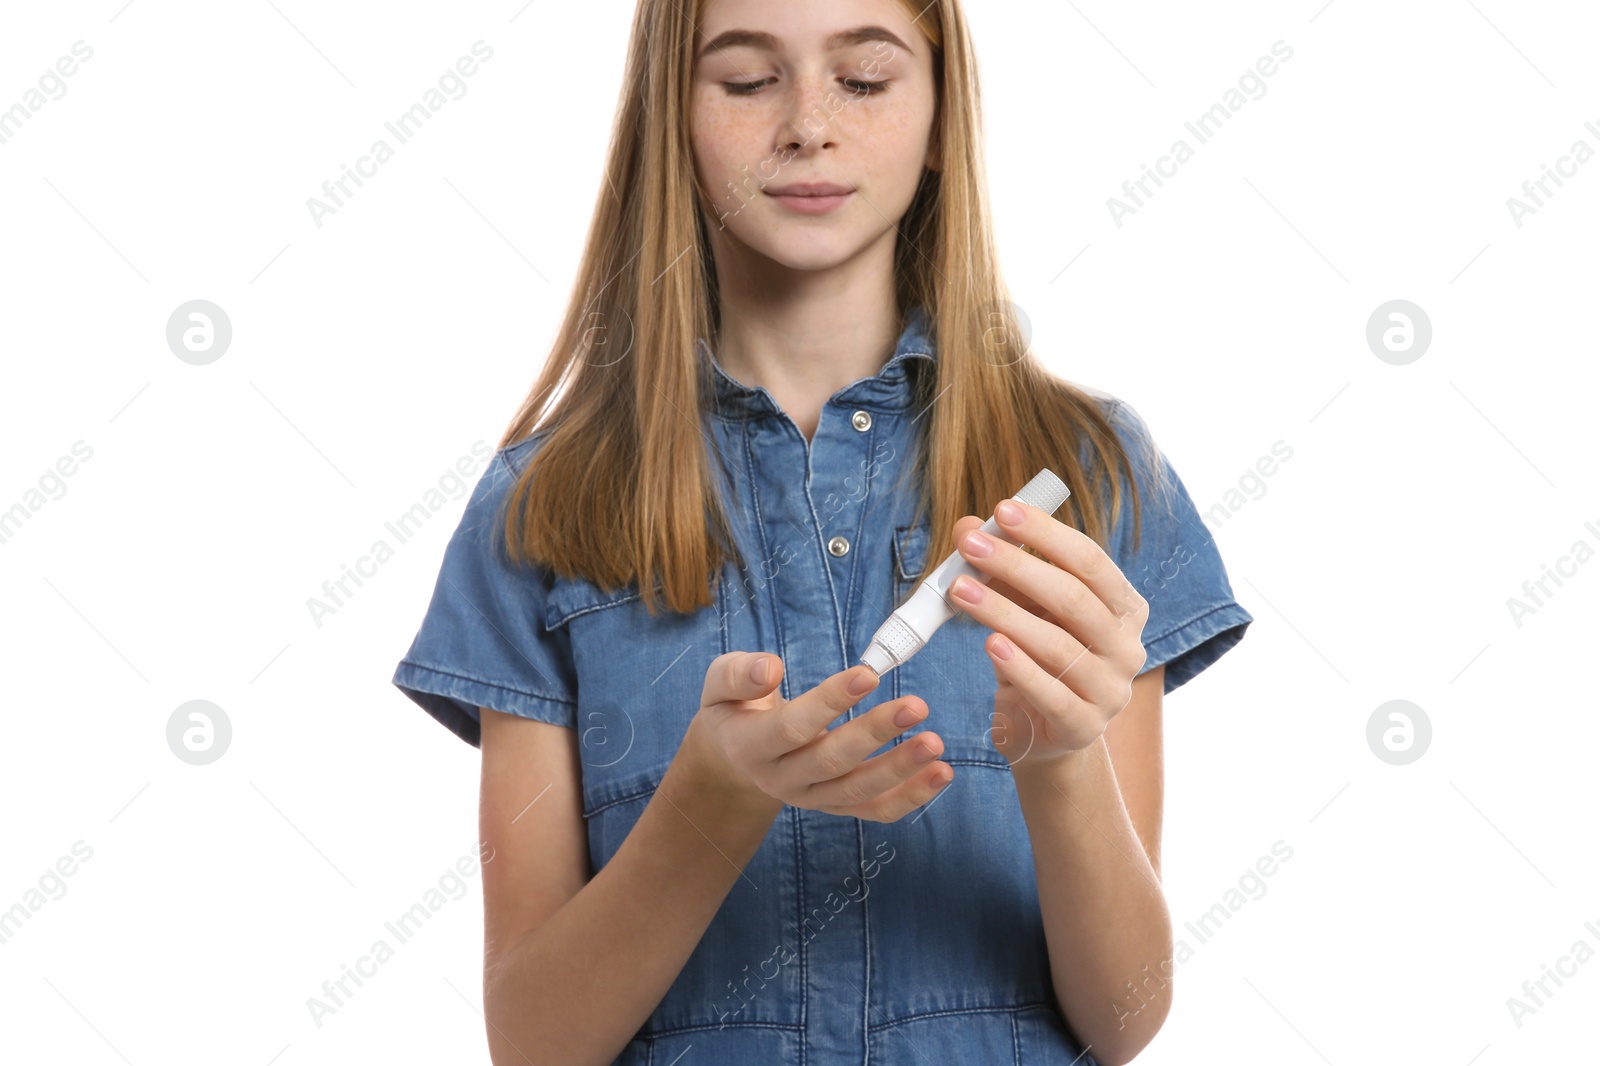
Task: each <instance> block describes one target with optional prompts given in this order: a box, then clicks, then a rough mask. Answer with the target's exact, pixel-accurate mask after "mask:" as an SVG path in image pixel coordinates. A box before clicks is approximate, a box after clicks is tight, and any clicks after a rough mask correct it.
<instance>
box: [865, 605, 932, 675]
mask: <svg viewBox="0 0 1600 1066" xmlns="http://www.w3.org/2000/svg"><path fill="white" fill-rule="evenodd" d="M872 642H873V643H874V644H878V645H881V646H882V647H883V650H884V651H886V652H888V653H889V654H890V655H892V656H893V657H894V661H895V663H896V664H899V663H903V662H905V661H906V660H907V659H909V658H911V656H912V655H914V654H916V652H917V650H918V649H919V648H921V647H922V638H921V637H919V636H917V632H916V630H914V629H912V628H911V627H910V626H908V625H906V623H905V621H904V620H903V619H902V618H901V617H900V616H899V615H897V614H891V615H890V616H889V619H888V621H886V622H884V623H883V625H882V626H881V627H880V628H879V629H878V631H877V633H875V634H873V637H872Z"/></svg>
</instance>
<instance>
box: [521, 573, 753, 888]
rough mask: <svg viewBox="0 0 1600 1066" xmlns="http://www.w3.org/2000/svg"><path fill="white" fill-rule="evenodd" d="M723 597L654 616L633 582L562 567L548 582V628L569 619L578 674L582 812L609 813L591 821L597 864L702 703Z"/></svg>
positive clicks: (718, 646) (617, 840)
mask: <svg viewBox="0 0 1600 1066" xmlns="http://www.w3.org/2000/svg"><path fill="white" fill-rule="evenodd" d="M719 604H720V597H719V603H718V604H713V605H711V606H709V607H704V608H701V609H700V610H698V611H694V612H691V613H689V614H675V613H673V612H671V611H668V610H666V609H665V608H664V607H663V608H661V609H660V610H659V613H658V614H657V615H656V616H655V617H653V618H652V617H651V616H650V614H649V612H648V611H646V610H645V607H644V600H643V598H642V597H641V595H640V593H639V591H638V587H637V585H636V584H630V585H628V586H627V587H625V588H621V589H601V588H599V587H597V586H596V585H595V584H593V583H592V582H590V581H588V580H585V579H583V578H565V577H560V576H557V577H556V578H555V579H554V582H553V584H552V585H551V587H550V589H549V594H548V596H547V597H546V601H545V615H544V624H545V629H546V630H554V629H557V628H560V627H565V628H566V630H567V633H568V636H569V638H570V646H571V648H572V659H573V667H574V671H575V673H576V675H577V682H578V686H577V689H578V693H577V694H578V709H577V732H578V758H579V761H580V766H581V770H582V778H583V814H584V817H585V818H586V819H591V820H594V819H598V818H603V821H601V822H600V823H599V824H598V825H597V824H596V823H595V822H594V821H591V825H590V830H591V857H592V858H593V859H594V860H595V862H596V864H597V868H598V864H600V863H601V862H603V861H606V860H609V858H610V856H611V855H612V854H613V853H614V852H615V849H616V847H617V846H618V845H620V844H621V842H622V839H623V838H624V837H626V835H627V832H628V830H629V829H631V828H632V826H633V823H634V822H635V821H637V820H638V816H639V813H640V812H641V811H642V810H643V808H644V805H645V804H646V803H647V802H648V800H649V796H650V794H651V793H652V792H654V791H655V789H656V786H657V785H659V784H660V783H661V778H662V777H663V776H664V775H665V773H666V769H667V766H668V765H669V764H670V763H671V762H672V759H673V756H674V755H676V754H677V751H678V746H679V745H680V744H681V743H682V741H683V736H684V733H685V732H686V731H687V730H688V728H689V722H690V721H691V720H692V719H693V718H694V716H695V714H696V713H697V712H698V711H699V710H700V695H701V692H702V690H703V689H704V687H705V674H706V668H707V667H709V666H710V665H711V660H712V659H714V658H716V657H717V656H718V655H720V654H722V652H723V648H722V625H721V620H720V606H719ZM608 812H613V813H611V814H610V815H609V816H608ZM596 830H598V832H596Z"/></svg>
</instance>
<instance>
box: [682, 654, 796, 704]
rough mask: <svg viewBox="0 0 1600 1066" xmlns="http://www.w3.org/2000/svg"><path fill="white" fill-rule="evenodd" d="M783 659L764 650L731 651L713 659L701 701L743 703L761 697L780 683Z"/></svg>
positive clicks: (701, 694) (709, 702) (707, 672)
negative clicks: (765, 652) (763, 652)
mask: <svg viewBox="0 0 1600 1066" xmlns="http://www.w3.org/2000/svg"><path fill="white" fill-rule="evenodd" d="M782 677H783V660H782V659H780V658H778V657H777V656H776V655H765V654H762V653H761V652H748V651H730V652H725V653H724V654H722V655H719V656H717V657H716V658H715V659H714V660H712V663H711V666H710V668H708V669H707V670H706V683H705V687H704V688H703V689H702V690H701V693H700V703H701V705H702V706H706V707H709V706H711V705H712V704H714V703H740V702H744V701H749V700H759V699H762V698H763V697H765V696H767V695H769V694H770V693H771V692H772V691H773V690H774V689H775V688H777V687H778V681H779V679H781V678H782Z"/></svg>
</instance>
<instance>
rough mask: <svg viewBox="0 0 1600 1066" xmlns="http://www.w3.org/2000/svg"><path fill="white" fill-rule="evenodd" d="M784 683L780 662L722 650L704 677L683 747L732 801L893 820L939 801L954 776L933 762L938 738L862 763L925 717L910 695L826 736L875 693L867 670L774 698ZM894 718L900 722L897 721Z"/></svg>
mask: <svg viewBox="0 0 1600 1066" xmlns="http://www.w3.org/2000/svg"><path fill="white" fill-rule="evenodd" d="M763 671H764V674H763ZM782 676H783V660H782V659H780V658H779V657H778V656H776V655H770V654H766V653H751V652H739V651H734V652H727V653H725V654H723V655H719V656H717V657H716V658H715V659H713V660H712V661H711V666H710V667H709V668H708V669H707V670H706V679H705V687H704V689H703V690H702V693H701V697H700V711H699V713H698V714H696V715H695V717H694V719H693V720H692V721H691V722H690V723H689V729H688V731H687V733H686V735H685V737H684V745H685V747H687V748H689V749H690V750H692V751H694V752H695V754H696V755H698V756H699V757H700V758H701V760H702V766H703V767H705V768H706V769H707V770H708V771H709V772H710V773H711V774H712V775H713V777H714V779H715V780H717V781H719V782H721V783H722V784H724V785H726V786H728V787H729V788H730V789H732V790H733V791H734V792H735V793H736V794H743V795H746V796H749V797H750V798H752V799H760V798H762V797H769V798H770V799H773V800H778V801H780V802H782V803H787V804H789V805H791V806H795V807H804V808H806V809H808V810H814V811H822V812H824V813H826V814H837V815H841V816H845V817H854V818H860V819H862V820H864V821H871V822H894V821H898V820H899V819H900V818H902V817H904V816H905V815H906V814H909V813H910V812H911V811H914V810H916V809H917V808H918V807H921V806H922V805H923V804H925V803H927V802H928V801H929V800H931V799H932V798H933V797H934V796H936V795H938V793H939V790H940V789H941V788H943V787H944V786H945V785H947V784H949V782H950V780H951V779H952V778H953V777H954V776H955V772H954V771H953V770H952V769H951V768H950V765H949V764H948V763H944V762H939V761H938V757H939V755H940V754H942V753H943V751H944V741H943V740H941V739H940V738H939V737H938V735H937V734H935V733H932V732H923V733H922V734H921V735H919V736H918V737H916V739H914V740H910V741H907V742H906V743H904V744H897V745H895V746H894V747H893V748H892V749H891V750H889V751H886V752H884V753H883V754H881V755H878V756H876V757H875V758H873V759H870V760H868V761H866V762H862V760H863V759H866V757H867V756H868V755H871V754H872V753H873V752H874V751H877V750H878V749H879V748H880V747H882V746H883V745H884V744H886V743H887V742H889V741H890V740H893V739H894V738H895V736H897V735H898V734H900V733H902V732H904V731H905V730H907V729H909V728H910V727H911V726H914V725H916V724H917V723H918V722H920V721H922V720H923V719H924V718H926V717H927V715H928V705H927V704H926V703H924V702H923V701H922V700H921V699H920V698H918V697H916V696H902V697H900V698H899V699H897V700H891V701H890V702H888V703H885V704H881V705H880V706H877V707H874V708H872V710H870V711H868V712H867V713H866V714H864V715H862V716H861V717H859V718H855V719H852V720H850V721H848V722H845V723H844V724H842V725H840V726H839V727H838V728H837V729H831V730H830V729H828V724H829V723H830V722H832V721H833V720H834V719H835V718H838V717H839V715H841V714H843V713H845V712H846V711H847V710H849V709H850V708H851V707H853V706H855V704H856V703H857V702H858V701H859V700H860V699H861V698H862V697H863V696H865V695H866V694H867V693H869V692H871V691H872V690H873V689H874V688H876V687H877V684H878V676H877V675H876V674H875V673H873V672H872V669H871V668H870V667H867V666H861V665H857V666H853V667H851V668H849V669H848V670H844V671H841V672H840V673H837V674H834V675H833V676H832V677H830V678H828V679H827V680H825V681H823V682H822V684H820V685H818V686H817V687H816V688H814V689H811V690H810V691H808V692H805V693H802V694H801V695H800V696H797V697H796V698H794V699H792V700H785V699H784V698H783V697H782V696H780V695H778V692H777V687H778V681H779V679H780V678H781V677H782ZM862 679H864V680H866V681H867V682H868V685H867V686H866V687H865V688H863V689H862V690H861V691H860V692H859V693H851V692H850V691H849V689H848V687H847V686H848V685H849V684H850V683H851V682H852V681H857V680H862ZM896 716H903V717H902V718H901V720H900V721H899V722H897V721H896V720H895V719H896ZM919 756H921V758H919Z"/></svg>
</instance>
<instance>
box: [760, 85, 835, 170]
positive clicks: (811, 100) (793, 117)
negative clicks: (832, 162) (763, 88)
mask: <svg viewBox="0 0 1600 1066" xmlns="http://www.w3.org/2000/svg"><path fill="white" fill-rule="evenodd" d="M837 95H838V94H836V93H834V92H833V90H832V88H831V87H830V85H829V84H828V82H827V80H826V79H825V78H823V77H821V76H806V77H801V78H797V79H795V81H794V83H793V87H792V88H791V90H790V91H789V92H788V93H787V94H785V96H784V108H783V127H782V129H781V130H779V132H778V135H777V144H778V146H779V147H780V148H787V149H790V150H792V151H794V152H797V153H800V152H807V151H808V150H811V149H821V148H828V147H831V146H833V144H834V139H835V137H836V136H837V131H836V130H835V129H834V122H835V117H836V111H835V109H837V108H841V107H843V106H846V101H844V100H843V99H830V98H831V97H836V96H837ZM830 103H831V104H832V105H833V106H832V107H830V106H829V105H830Z"/></svg>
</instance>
